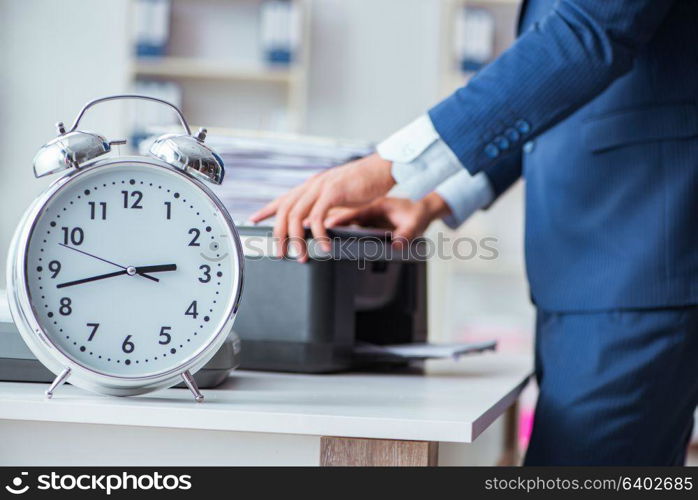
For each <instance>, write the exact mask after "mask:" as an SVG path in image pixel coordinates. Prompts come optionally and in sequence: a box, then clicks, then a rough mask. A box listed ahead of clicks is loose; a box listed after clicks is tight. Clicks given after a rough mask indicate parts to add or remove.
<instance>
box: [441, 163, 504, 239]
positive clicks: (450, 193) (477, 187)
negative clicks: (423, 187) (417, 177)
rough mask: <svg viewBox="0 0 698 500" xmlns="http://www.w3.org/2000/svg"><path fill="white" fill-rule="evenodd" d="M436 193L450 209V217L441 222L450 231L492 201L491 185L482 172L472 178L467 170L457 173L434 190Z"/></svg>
mask: <svg viewBox="0 0 698 500" xmlns="http://www.w3.org/2000/svg"><path fill="white" fill-rule="evenodd" d="M436 193H437V194H438V195H439V196H441V198H443V200H444V201H445V202H446V204H447V205H448V206H449V208H450V209H451V215H448V216H446V217H444V218H443V221H444V223H445V224H446V225H447V226H448V227H450V228H452V229H455V228H457V227H458V226H460V225H461V224H463V222H465V221H466V220H467V219H468V218H469V217H470V216H471V215H473V214H474V213H475V212H477V211H478V210H480V209H482V208H485V207H486V206H488V205H489V204H490V203H492V201H494V191H493V190H492V185H491V184H490V180H489V179H488V178H487V175H486V174H485V173H484V172H478V173H477V174H475V175H474V176H471V175H470V174H469V173H468V171H467V170H464V171H462V172H459V173H457V174H456V175H454V176H452V177H451V178H449V179H448V180H446V181H445V182H442V183H441V184H440V185H439V186H438V187H437V188H436Z"/></svg>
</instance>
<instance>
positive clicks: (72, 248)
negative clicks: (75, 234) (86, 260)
mask: <svg viewBox="0 0 698 500" xmlns="http://www.w3.org/2000/svg"><path fill="white" fill-rule="evenodd" d="M59 245H60V246H62V247H65V248H69V249H70V250H74V251H76V252H78V253H81V254H83V255H87V256H88V257H92V258H93V259H97V260H101V261H102V262H106V263H107V264H111V265H112V266H116V267H120V268H121V269H123V270H124V271H125V270H126V266H122V265H121V264H117V263H116V262H112V261H110V260H107V259H103V258H102V257H97V256H96V255H92V254H91V253H87V252H85V251H84V250H80V249H79V248H75V247H69V246H68V245H65V244H63V243H59ZM138 274H139V275H140V276H143V277H144V278H148V279H149V280H153V281H159V280H158V279H157V278H153V277H152V276H149V275H147V274H143V273H138Z"/></svg>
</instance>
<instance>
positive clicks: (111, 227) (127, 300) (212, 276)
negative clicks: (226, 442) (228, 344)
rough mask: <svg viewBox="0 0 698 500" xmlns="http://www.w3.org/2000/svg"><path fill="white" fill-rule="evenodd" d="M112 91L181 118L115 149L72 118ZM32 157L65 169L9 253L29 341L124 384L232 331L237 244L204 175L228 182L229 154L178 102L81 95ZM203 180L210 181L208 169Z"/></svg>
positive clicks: (153, 374)
mask: <svg viewBox="0 0 698 500" xmlns="http://www.w3.org/2000/svg"><path fill="white" fill-rule="evenodd" d="M115 99H141V100H147V101H154V102H157V103H160V104H163V105H166V106H169V107H170V108H172V109H173V110H174V111H175V112H176V113H177V115H178V117H179V120H180V122H181V124H182V126H183V127H184V130H185V131H186V134H182V135H174V134H169V135H164V136H161V137H159V138H157V139H155V141H154V142H153V143H152V145H151V147H150V153H149V155H147V156H112V155H109V154H108V153H110V152H111V150H112V146H113V145H114V144H123V143H125V141H112V142H110V141H108V140H107V139H105V138H104V137H102V136H100V135H98V134H95V133H91V132H84V131H81V130H78V129H77V127H78V124H79V123H80V120H81V118H82V117H83V115H84V114H85V112H86V111H87V110H88V109H90V108H91V107H92V106H94V105H96V104H98V103H102V102H105V101H111V100H115ZM58 133H59V136H58V137H57V138H55V139H53V140H52V141H51V142H49V143H48V144H46V145H45V146H43V147H42V148H41V149H40V150H39V152H38V153H37V155H36V157H35V158H34V173H35V175H36V176H37V177H42V176H45V175H49V174H56V173H62V174H63V176H62V177H60V178H59V179H57V180H56V181H55V182H53V183H52V184H51V185H50V186H49V187H48V189H46V191H44V192H43V193H42V194H41V195H40V196H39V197H38V198H37V199H36V200H35V201H34V202H33V204H32V205H31V206H30V207H29V209H28V210H27V212H26V214H25V215H24V217H23V219H22V220H21V222H20V224H19V226H18V228H17V231H16V233H15V235H14V238H13V241H12V244H11V247H10V255H9V259H8V273H7V276H8V278H7V281H8V282H7V289H8V297H9V301H10V310H11V312H12V317H13V318H14V320H15V323H16V324H17V327H18V329H19V331H20V333H21V334H22V337H23V338H24V340H25V342H26V343H27V345H28V346H29V347H30V349H31V350H32V352H33V353H34V355H35V356H36V357H37V358H38V359H39V360H40V361H41V362H42V363H43V364H44V365H46V367H48V368H49V369H50V370H51V371H52V372H53V373H55V374H56V379H55V380H54V382H53V383H52V384H51V386H50V388H49V389H48V390H47V391H46V394H47V396H48V397H51V395H52V394H53V392H54V391H55V389H56V388H57V387H59V386H60V385H61V384H62V383H63V382H65V381H66V380H70V383H71V384H73V385H75V386H78V387H82V388H84V389H89V390H92V391H95V392H98V393H103V394H110V395H117V396H129V395H135V394H142V393H145V392H149V391H154V390H156V389H161V388H165V387H170V386H173V385H175V384H177V383H179V382H180V381H182V379H183V380H184V382H185V383H186V385H187V386H188V387H189V389H190V390H191V391H192V393H193V394H194V396H195V398H196V400H197V401H201V400H202V399H203V396H202V395H201V393H200V392H199V390H198V388H197V386H196V383H195V382H194V379H193V378H192V373H195V372H196V371H197V370H198V369H200V368H201V367H202V366H203V365H204V364H205V363H206V362H207V361H208V360H209V359H210V358H211V357H212V356H213V355H214V354H215V353H216V351H217V350H218V349H219V347H220V346H221V345H222V344H223V342H224V341H225V340H226V338H227V337H228V335H229V334H230V333H231V330H232V325H233V320H234V318H235V314H236V312H237V308H238V304H239V302H240V296H241V291H242V278H243V254H242V249H241V245H240V238H239V236H238V234H237V231H236V229H235V225H234V224H233V221H232V220H231V218H230V216H229V215H228V212H227V211H226V209H225V208H224V207H223V205H222V204H221V202H220V201H219V200H218V198H216V196H215V195H214V194H213V193H212V192H211V191H210V190H209V189H208V188H207V187H206V185H205V183H206V182H210V183H213V184H220V183H221V181H222V180H223V175H224V169H223V161H222V160H221V158H220V157H219V156H218V155H217V154H216V153H215V152H214V151H213V150H212V149H210V148H209V147H208V146H206V145H205V144H204V139H205V136H206V131H205V130H204V129H202V130H200V131H199V133H198V134H197V135H196V136H193V135H192V134H191V130H190V128H189V125H188V124H187V122H186V120H185V119H184V116H183V115H182V113H181V112H180V111H179V109H177V108H176V107H175V106H173V105H172V104H170V103H168V102H166V101H162V100H160V99H155V98H152V97H146V96H139V95H117V96H110V97H104V98H102V99H97V100H95V101H92V102H90V103H88V104H86V105H85V106H84V107H83V109H82V110H81V111H80V113H79V114H78V116H77V118H76V119H75V122H74V123H73V125H72V127H71V128H70V129H69V130H67V131H66V130H65V128H64V126H63V124H61V123H59V124H58ZM202 181H203V182H202Z"/></svg>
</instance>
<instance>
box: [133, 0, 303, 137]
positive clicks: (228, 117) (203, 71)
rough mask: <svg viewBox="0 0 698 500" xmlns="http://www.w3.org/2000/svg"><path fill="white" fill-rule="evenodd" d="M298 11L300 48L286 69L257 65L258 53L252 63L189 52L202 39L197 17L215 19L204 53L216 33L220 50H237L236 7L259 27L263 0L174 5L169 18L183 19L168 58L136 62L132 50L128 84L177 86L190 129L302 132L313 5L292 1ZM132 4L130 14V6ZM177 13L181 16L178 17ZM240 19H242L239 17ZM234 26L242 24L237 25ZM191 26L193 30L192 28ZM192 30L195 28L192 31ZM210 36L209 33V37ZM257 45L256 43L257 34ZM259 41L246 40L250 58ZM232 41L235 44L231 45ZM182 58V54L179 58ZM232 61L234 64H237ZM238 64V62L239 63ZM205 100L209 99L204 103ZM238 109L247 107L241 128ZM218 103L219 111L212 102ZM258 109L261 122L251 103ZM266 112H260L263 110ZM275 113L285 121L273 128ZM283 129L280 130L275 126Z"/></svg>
mask: <svg viewBox="0 0 698 500" xmlns="http://www.w3.org/2000/svg"><path fill="white" fill-rule="evenodd" d="M292 1H293V2H294V3H295V4H297V5H298V7H299V8H300V11H301V16H302V26H301V36H300V38H301V42H300V48H299V51H298V54H296V60H295V61H294V62H293V63H291V64H290V65H289V66H288V67H285V66H278V65H271V64H266V63H264V62H263V61H261V57H259V54H261V49H260V50H259V54H257V57H256V59H258V60H254V59H255V54H252V55H250V54H246V55H245V56H243V57H239V54H238V57H227V56H226V55H225V54H221V53H220V52H221V50H216V52H217V53H214V54H207V53H205V52H206V48H205V47H204V49H203V50H202V51H203V52H204V53H192V52H195V50H190V49H189V47H196V46H197V43H199V45H205V44H202V43H201V41H200V40H198V39H197V37H196V34H197V33H202V31H204V30H202V29H199V30H198V31H197V29H196V28H201V27H202V26H203V25H204V24H205V22H206V21H205V20H200V21H198V23H199V25H198V26H197V21H196V20H195V19H193V18H194V17H195V16H197V15H198V14H199V10H200V11H201V12H202V13H203V14H202V15H206V14H207V15H208V16H209V17H211V16H215V17H216V18H217V19H215V23H211V24H214V26H213V27H212V28H211V29H210V30H209V29H207V30H205V31H206V33H205V36H206V37H208V38H209V39H210V40H209V42H208V46H209V47H208V48H209V49H210V48H211V47H212V46H214V45H215V43H213V42H215V38H216V33H215V30H216V29H217V30H218V33H219V34H218V36H219V38H220V40H221V43H220V45H222V46H226V45H227V46H235V44H234V43H231V33H230V32H231V31H232V30H234V29H235V26H234V23H233V22H232V21H234V20H236V19H234V18H235V17H237V16H234V15H232V14H233V11H234V10H235V7H236V6H239V7H241V8H242V9H243V13H244V14H246V15H247V16H248V19H247V21H246V22H247V23H248V24H249V23H253V22H257V21H258V19H255V18H254V17H253V16H254V12H255V9H256V10H257V11H258V10H259V7H260V6H261V4H262V2H261V0H200V1H196V2H194V1H192V0H172V16H173V18H174V17H175V16H178V17H180V18H183V19H184V21H186V23H185V22H182V21H180V22H175V21H174V19H173V22H172V23H171V34H170V38H171V41H172V42H173V43H171V46H172V49H171V54H169V55H168V56H165V57H152V58H150V57H147V58H139V57H137V56H136V55H135V50H133V49H132V50H131V54H132V59H131V62H130V72H129V78H130V81H131V82H132V83H135V82H136V81H137V80H141V79H143V80H158V81H172V82H176V83H177V84H179V85H180V87H181V88H182V100H183V103H182V107H183V111H184V113H185V114H186V115H187V116H189V117H192V118H191V119H192V121H193V122H194V123H197V122H201V123H205V124H206V125H208V126H218V127H228V128H230V127H236V128H251V129H271V130H273V131H281V132H295V133H298V132H302V131H303V130H304V126H305V109H306V100H307V81H308V70H309V62H310V15H311V1H312V0H292ZM134 4H135V0H132V1H131V13H132V15H133V12H134V9H133V5H134ZM180 11H181V12H180ZM226 17H227V18H228V19H229V20H230V21H231V23H230V26H225V24H224V20H225V18H226ZM240 17H242V16H240ZM237 22H238V24H240V22H245V21H240V20H239V19H237ZM190 24H191V26H190ZM192 26H193V27H192ZM239 28H240V30H239V31H244V32H245V35H251V36H253V37H254V36H255V30H254V29H250V27H249V26H239ZM212 32H213V33H212ZM256 35H257V40H258V33H257V34H256ZM257 40H249V41H248V42H247V43H246V44H245V45H246V48H247V50H248V52H250V49H251V48H254V47H255V45H256V44H257V43H258V41H257ZM233 41H234V40H233ZM182 52H185V53H182ZM235 59H238V60H237V61H236V60H235ZM240 59H242V60H240ZM207 96H208V98H207ZM236 99H237V100H238V103H237V104H241V105H246V106H247V115H246V117H247V119H246V121H244V120H243V122H242V123H240V122H238V121H236V120H237V119H239V116H238V117H236V109H237V106H236ZM214 100H218V101H223V102H221V104H220V106H217V103H216V101H214ZM256 102H257V103H259V116H258V117H256V118H255V117H254V109H253V108H254V106H255V103H256ZM270 103H277V104H278V106H277V108H276V109H275V110H271V108H270V106H271V104H270ZM265 105H266V106H267V108H266V109H264V106H265ZM272 111H274V112H275V113H276V114H275V115H274V116H275V117H277V118H278V117H279V116H281V117H283V119H282V120H277V123H276V124H271V125H270V123H272V122H273V121H274V120H273V119H272V118H274V117H271V118H270V113H272ZM279 121H280V122H282V125H278V122H279Z"/></svg>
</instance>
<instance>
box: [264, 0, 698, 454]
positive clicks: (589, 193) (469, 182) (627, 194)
mask: <svg viewBox="0 0 698 500" xmlns="http://www.w3.org/2000/svg"><path fill="white" fill-rule="evenodd" d="M519 28H520V33H519V37H518V39H517V41H516V42H515V43H514V44H513V46H512V47H511V48H510V49H509V50H507V51H506V52H505V53H503V54H502V55H501V56H500V57H499V58H497V59H496V60H495V61H493V62H492V63H491V64H490V65H488V66H487V67H486V68H484V69H483V70H482V71H480V72H479V73H478V74H477V75H476V76H475V77H474V78H473V79H472V80H471V81H470V82H469V83H468V84H467V85H466V86H464V87H462V88H460V89H458V90H457V91H456V92H455V93H454V94H453V95H451V96H450V97H448V98H447V99H445V100H444V101H442V102H441V103H439V104H437V105H436V106H435V107H434V108H432V109H431V110H429V112H428V114H427V115H424V116H423V117H420V118H419V119H417V120H416V121H415V122H413V123H412V124H410V125H408V126H407V127H405V128H404V129H402V130H401V131H399V132H397V133H396V134H394V135H393V136H392V137H390V138H389V139H387V140H386V141H384V142H383V143H382V144H381V145H380V146H379V147H378V150H377V153H376V154H374V155H372V156H370V157H367V158H365V159H362V160H360V161H358V162H354V163H351V164H347V165H344V166H341V167H337V168H335V169H332V170H330V171H328V172H327V173H325V174H323V175H320V176H317V177H315V178H313V179H311V180H309V181H308V182H307V183H305V184H304V185H302V186H300V187H298V188H296V189H295V190H293V191H291V192H289V193H288V194H286V195H284V196H282V197H281V198H279V199H277V200H275V201H274V202H272V203H271V204H270V205H269V206H267V207H266V208H265V209H263V210H262V211H260V212H259V213H258V214H256V215H255V217H254V218H255V219H256V220H261V219H263V218H266V217H268V216H270V215H276V225H275V235H276V236H277V237H279V238H281V239H282V240H284V241H286V238H287V237H293V240H294V241H296V242H299V241H300V239H301V238H302V235H303V224H304V222H307V223H309V224H310V226H311V229H312V231H313V234H314V235H315V236H316V237H318V238H321V239H322V238H325V237H326V230H325V227H326V226H327V225H331V224H333V223H337V222H341V221H344V220H350V219H353V218H359V219H362V218H364V219H365V218H367V217H375V216H380V217H382V218H384V219H388V220H389V221H392V222H393V223H394V225H396V226H397V227H396V233H397V234H398V235H402V236H405V237H408V238H410V237H413V236H415V235H416V234H417V233H419V232H420V231H422V230H423V229H424V228H425V227H426V226H427V225H428V224H429V222H430V221H431V220H433V219H435V218H438V217H445V218H446V221H447V222H448V223H450V224H451V225H455V224H458V223H461V222H462V221H463V220H465V218H467V216H468V215H470V214H471V213H472V212H474V211H475V210H477V209H480V208H485V207H487V206H489V205H490V204H491V203H492V202H493V201H494V200H495V199H496V197H497V196H499V195H500V194H501V193H502V192H504V191H505V190H506V189H507V187H508V186H510V185H511V184H512V183H513V182H514V181H515V180H516V179H517V178H518V177H519V176H523V178H524V179H525V181H526V261H527V272H528V278H529V282H530V289H531V297H532V300H533V301H534V303H535V305H536V307H537V309H538V319H537V331H536V376H537V380H538V384H539V387H540V396H539V400H538V404H537V407H536V416H535V424H534V429H533V434H532V437H531V443H530V446H529V449H528V452H527V455H526V461H525V462H526V464H531V465H536V464H559V465H585V464H623V465H634V464H635V465H677V464H681V463H683V461H684V458H685V450H686V445H687V441H688V439H689V437H690V435H691V429H692V424H693V412H694V411H695V408H696V404H697V403H698V307H697V304H698V251H697V250H698V230H696V225H695V222H694V220H695V218H696V214H698V196H697V193H698V29H697V28H698V1H697V0H527V1H525V2H524V5H523V7H522V11H521V18H520V24H519ZM396 183H397V184H398V185H399V186H400V187H401V188H402V189H404V190H406V191H407V192H409V193H410V194H411V196H412V198H413V200H414V201H409V200H395V199H385V198H382V197H383V196H384V195H385V193H387V191H388V190H389V189H391V188H392V187H393V186H394V185H395V184H396ZM365 204H368V206H365ZM339 206H353V207H359V208H357V209H355V210H354V211H350V212H346V211H345V212H341V213H340V214H339V215H336V214H335V215H334V216H332V215H330V217H329V219H328V212H329V210H330V209H332V208H334V207H339ZM326 245H327V242H325V246H326ZM298 246H299V248H298V250H299V253H300V260H301V261H303V260H305V259H306V258H307V257H306V252H305V248H304V245H303V244H302V243H300V244H298ZM283 250H285V248H284V249H283Z"/></svg>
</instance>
